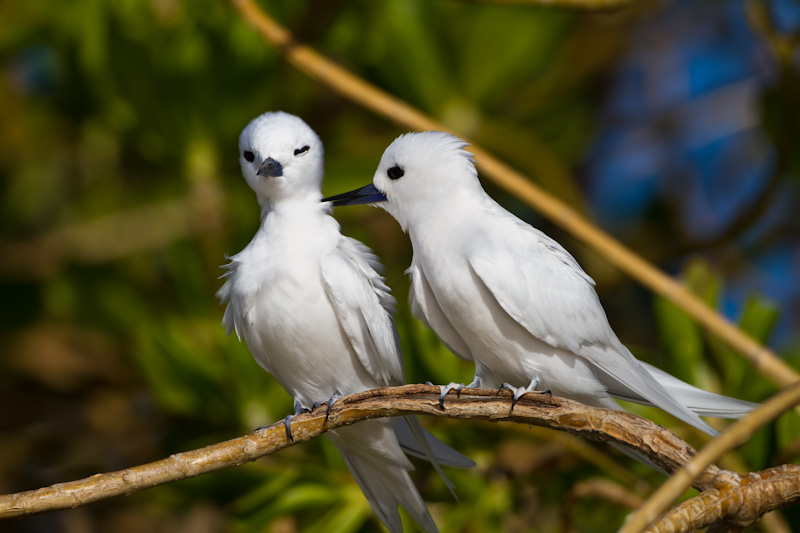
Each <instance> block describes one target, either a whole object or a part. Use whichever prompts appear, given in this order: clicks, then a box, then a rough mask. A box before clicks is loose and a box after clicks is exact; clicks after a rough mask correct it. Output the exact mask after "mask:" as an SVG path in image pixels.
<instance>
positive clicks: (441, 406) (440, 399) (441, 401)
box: [439, 396, 444, 411]
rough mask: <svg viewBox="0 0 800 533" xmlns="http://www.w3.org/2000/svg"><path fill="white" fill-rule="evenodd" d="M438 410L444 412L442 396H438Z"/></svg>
mask: <svg viewBox="0 0 800 533" xmlns="http://www.w3.org/2000/svg"><path fill="white" fill-rule="evenodd" d="M439 410H440V411H444V396H439Z"/></svg>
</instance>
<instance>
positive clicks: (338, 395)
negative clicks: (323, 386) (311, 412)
mask: <svg viewBox="0 0 800 533" xmlns="http://www.w3.org/2000/svg"><path fill="white" fill-rule="evenodd" d="M341 397H342V393H341V392H339V391H338V390H337V391H335V392H334V393H333V394H331V397H330V398H328V408H327V409H325V421H324V422H323V423H322V425H323V426H324V425H325V424H327V423H328V418H330V416H331V408H333V404H334V402H336V400H338V399H339V398H341Z"/></svg>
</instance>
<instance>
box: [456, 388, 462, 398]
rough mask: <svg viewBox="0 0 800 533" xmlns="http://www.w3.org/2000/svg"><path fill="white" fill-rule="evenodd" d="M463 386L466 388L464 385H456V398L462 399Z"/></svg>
mask: <svg viewBox="0 0 800 533" xmlns="http://www.w3.org/2000/svg"><path fill="white" fill-rule="evenodd" d="M463 388H464V387H463V386H461V387H456V398H458V399H459V400H460V399H461V389H463Z"/></svg>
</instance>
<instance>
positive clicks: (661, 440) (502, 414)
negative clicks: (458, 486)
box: [0, 385, 720, 518]
mask: <svg viewBox="0 0 800 533" xmlns="http://www.w3.org/2000/svg"><path fill="white" fill-rule="evenodd" d="M510 398H511V394H510V393H509V392H507V391H503V392H502V393H500V394H498V393H497V392H495V391H489V390H479V389H465V390H464V391H463V392H462V393H461V395H460V397H457V396H456V395H454V394H451V395H450V396H448V397H447V401H446V402H445V406H444V410H440V408H439V388H438V387H435V386H430V385H406V386H403V387H393V388H386V389H375V390H372V391H366V392H363V393H359V394H353V395H350V396H347V397H344V398H342V399H341V400H339V401H337V402H336V404H335V405H334V407H333V409H332V411H331V416H330V419H329V420H328V422H327V424H326V423H324V421H325V407H324V406H323V407H322V408H318V409H316V410H315V411H313V412H312V413H307V414H302V415H299V416H297V417H295V418H294V420H293V421H292V424H291V427H292V435H293V437H294V442H289V441H288V439H287V436H286V431H285V426H284V424H283V422H278V423H276V424H273V425H272V426H269V427H268V428H265V429H262V430H258V431H256V432H254V433H251V434H249V435H245V436H243V437H239V438H236V439H232V440H229V441H226V442H221V443H219V444H214V445H211V446H207V447H205V448H201V449H198V450H193V451H189V452H184V453H178V454H175V455H171V456H170V457H167V458H166V459H162V460H160V461H155V462H153V463H148V464H145V465H140V466H135V467H132V468H128V469H125V470H119V471H116V472H109V473H105V474H96V475H93V476H90V477H88V478H85V479H81V480H78V481H71V482H67V483H59V484H56V485H52V486H50V487H45V488H41V489H37V490H32V491H27V492H20V493H17V494H9V495H4V496H0V518H10V517H14V516H23V515H30V514H36V513H42V512H46V511H54V510H59V509H69V508H74V507H78V506H81V505H85V504H88V503H91V502H96V501H99V500H104V499H107V498H112V497H115V496H121V495H127V494H131V493H134V492H137V491H140V490H143V489H146V488H150V487H154V486H156V485H161V484H164V483H169V482H171V481H176V480H179V479H185V478H190V477H195V476H199V475H201V474H205V473H208V472H214V471H217V470H222V469H224V468H229V467H233V466H239V465H242V464H244V463H246V462H249V461H254V460H256V459H258V458H260V457H263V456H265V455H269V454H271V453H274V452H277V451H279V450H282V449H284V448H287V447H289V446H291V445H293V444H297V443H300V442H306V441H308V440H311V439H313V438H316V437H318V436H319V435H321V434H322V433H324V432H325V431H328V430H331V429H335V428H338V427H341V426H345V425H349V424H353V423H356V422H359V421H362V420H367V419H372V418H379V417H390V416H399V415H405V414H428V415H436V416H443V417H448V418H459V419H478V420H489V421H494V422H498V421H509V422H518V423H523V424H531V425H534V426H542V427H549V428H552V429H558V430H561V431H566V432H569V433H572V434H575V435H580V436H582V437H586V438H589V439H592V440H596V441H608V442H617V443H621V444H623V445H626V446H629V447H631V448H634V449H636V450H637V451H638V452H639V453H642V454H644V455H646V456H647V457H649V458H650V459H651V460H652V461H653V462H654V463H655V464H657V465H659V466H660V467H661V468H663V469H664V470H667V471H674V470H677V469H678V468H679V467H680V466H681V465H682V464H684V463H685V462H686V461H688V460H689V459H690V458H691V457H692V455H693V454H694V453H695V452H694V450H693V449H692V448H691V447H690V446H689V445H688V444H686V443H685V442H684V441H682V440H681V439H680V438H678V437H677V436H676V435H675V434H674V433H672V432H671V431H669V430H667V429H666V428H664V427H661V426H657V425H656V424H654V423H652V422H650V421H649V420H647V419H644V418H641V417H639V416H636V415H634V414H631V413H628V412H625V411H610V410H607V409H597V408H592V407H587V406H585V405H582V404H580V403H578V402H574V401H571V400H566V399H562V398H550V397H547V396H544V395H526V396H523V397H522V398H521V399H520V401H519V402H518V403H517V405H516V406H515V407H514V410H513V411H511V410H510ZM719 472H720V471H719V469H717V468H716V467H715V466H710V467H708V468H707V469H706V471H705V472H704V473H703V475H702V476H700V477H699V478H698V479H697V480H696V482H695V486H696V487H697V488H698V489H700V490H702V489H704V488H706V487H712V486H713V483H714V479H715V478H716V477H717V476H718V474H719Z"/></svg>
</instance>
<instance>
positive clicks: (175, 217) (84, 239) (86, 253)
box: [0, 184, 224, 280]
mask: <svg viewBox="0 0 800 533" xmlns="http://www.w3.org/2000/svg"><path fill="white" fill-rule="evenodd" d="M223 200H224V198H223V196H222V193H221V192H220V191H219V190H218V188H217V187H215V186H214V185H213V184H201V185H195V187H194V188H193V189H192V191H191V193H190V194H189V195H187V196H186V197H184V198H179V199H175V200H168V201H164V202H160V203H157V204H151V205H143V206H138V207H133V208H130V209H128V210H126V211H121V212H117V213H112V214H109V215H106V216H103V217H98V218H96V219H94V220H87V221H81V222H77V223H74V224H70V225H65V226H63V227H60V228H56V229H53V230H51V231H50V232H48V233H46V234H44V235H42V236H39V237H37V238H34V239H31V240H28V241H13V240H5V239H4V240H0V256H2V257H3V261H2V262H1V263H0V277H2V278H14V279H25V280H38V279H43V278H47V277H49V276H52V275H54V274H55V273H57V272H59V271H60V270H61V269H62V268H64V266H66V265H67V264H69V263H77V264H82V265H92V264H97V263H103V262H106V261H112V260H114V259H118V258H120V257H124V256H127V255H130V254H133V253H137V252H143V251H147V250H154V249H160V248H163V247H165V246H167V245H168V244H170V243H172V242H175V241H177V240H179V239H184V238H187V237H191V236H196V235H202V234H207V233H210V232H212V231H214V230H216V229H217V228H219V227H220V226H221V220H222V215H221V213H222V210H223V208H224V201H223Z"/></svg>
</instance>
